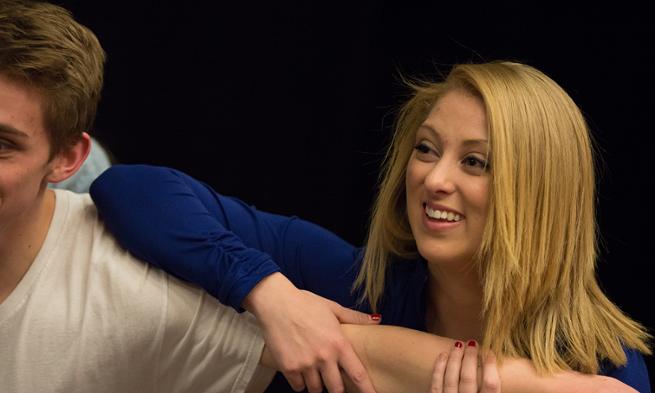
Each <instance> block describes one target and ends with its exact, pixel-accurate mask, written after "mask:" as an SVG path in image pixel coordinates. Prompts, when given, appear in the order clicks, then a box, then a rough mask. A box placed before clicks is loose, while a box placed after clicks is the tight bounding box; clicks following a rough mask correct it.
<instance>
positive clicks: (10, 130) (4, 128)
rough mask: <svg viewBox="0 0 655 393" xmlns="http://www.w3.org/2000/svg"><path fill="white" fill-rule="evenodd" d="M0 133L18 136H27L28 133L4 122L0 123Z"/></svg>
mask: <svg viewBox="0 0 655 393" xmlns="http://www.w3.org/2000/svg"><path fill="white" fill-rule="evenodd" d="M0 134H11V135H14V136H17V137H19V138H27V137H29V135H27V133H26V132H24V131H21V130H19V129H17V128H14V127H12V126H10V125H9V124H4V123H0Z"/></svg>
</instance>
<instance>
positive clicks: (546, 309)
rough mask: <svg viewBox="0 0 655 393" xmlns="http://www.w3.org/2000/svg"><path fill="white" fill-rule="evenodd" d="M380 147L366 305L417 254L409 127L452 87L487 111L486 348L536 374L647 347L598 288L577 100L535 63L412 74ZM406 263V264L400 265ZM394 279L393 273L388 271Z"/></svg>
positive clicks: (620, 358)
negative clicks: (440, 76)
mask: <svg viewBox="0 0 655 393" xmlns="http://www.w3.org/2000/svg"><path fill="white" fill-rule="evenodd" d="M410 85H411V87H412V88H413V90H414V95H413V96H412V98H411V99H410V100H409V101H408V102H407V103H406V104H405V105H404V106H403V107H402V109H401V111H400V113H399V116H398V120H397V123H396V132H395V134H394V137H393V140H392V143H391V145H390V147H389V150H388V151H387V156H386V160H385V164H384V168H383V171H382V174H381V183H380V190H379V194H378V197H377V200H376V203H375V205H374V210H373V214H372V217H371V225H370V229H369V233H368V239H367V245H366V252H365V255H364V261H363V266H362V268H361V271H360V272H359V275H358V277H357V280H356V282H355V288H360V287H361V288H362V289H363V299H364V300H367V301H368V302H369V303H370V304H371V306H372V308H373V310H376V309H377V306H378V304H379V302H380V300H381V298H382V295H383V289H384V285H385V275H386V272H387V267H388V266H389V264H390V263H391V261H392V260H398V263H403V261H402V259H416V258H418V257H419V255H418V251H417V248H416V242H415V240H414V237H413V235H412V232H411V229H410V226H409V222H408V219H407V210H406V200H405V170H406V167H407V163H408V161H409V157H410V155H411V152H412V147H413V143H414V137H415V133H416V131H417V129H418V127H419V125H420V124H421V123H422V122H423V121H424V120H425V118H426V116H427V114H428V112H429V111H430V109H431V108H432V107H433V105H434V104H435V103H436V101H437V100H438V99H439V98H440V97H441V96H443V94H445V93H446V92H448V91H450V90H452V89H464V90H466V91H467V92H469V93H470V94H473V95H474V96H476V97H479V98H480V99H481V100H482V102H483V103H484V106H485V108H486V114H487V122H488V127H489V130H488V132H489V140H490V155H491V157H493V164H492V171H491V172H492V174H491V176H492V181H491V184H492V185H491V191H490V204H489V206H490V209H489V215H488V217H487V222H486V226H485V230H484V234H483V239H482V243H481V245H480V248H479V251H478V254H477V257H476V261H477V262H478V268H479V271H480V277H481V280H482V285H483V292H484V295H483V297H484V298H483V310H482V312H483V319H484V332H483V342H482V345H483V347H486V348H491V349H492V350H493V351H495V352H496V353H498V354H500V355H501V356H512V357H514V356H518V357H528V358H531V359H532V360H533V362H534V364H535V366H536V368H537V370H539V371H540V372H554V371H557V370H562V369H569V368H570V369H573V370H578V371H582V372H587V373H596V372H598V369H599V359H608V360H609V361H611V362H612V363H613V364H615V365H623V364H625V362H626V357H625V354H624V351H623V348H622V346H626V347H628V348H634V349H637V350H639V351H641V352H643V353H646V354H650V349H649V347H648V344H647V341H648V339H649V335H648V333H647V331H646V329H645V328H644V327H643V326H641V325H640V324H639V323H637V322H635V321H633V320H631V319H630V318H629V317H627V316H626V315H625V314H623V313H622V312H621V310H619V309H618V307H616V306H615V305H614V304H613V303H612V302H611V301H610V300H608V299H607V297H606V296H605V295H604V294H603V292H602V291H601V289H600V288H599V285H598V282H597V280H596V276H595V264H596V257H597V239H596V222H595V216H594V198H595V194H594V192H595V191H594V187H595V179H594V161H593V156H592V143H591V140H590V135H589V131H588V128H587V125H586V123H585V120H584V118H583V116H582V114H581V113H580V110H579V109H578V107H577V106H576V105H575V103H574V102H573V100H572V99H571V98H570V97H569V96H568V95H567V94H566V92H564V90H563V89H562V88H561V87H559V86H558V85H557V84H556V83H555V82H554V81H553V80H551V79H550V78H548V77H547V76H546V75H544V74H543V73H542V72H540V71H538V70H536V69H535V68H533V67H530V66H527V65H523V64H518V63H510V62H494V63H486V64H466V65H458V66H455V67H454V68H453V69H452V71H451V72H450V74H449V75H448V77H447V78H446V80H445V81H444V82H441V83H412V84H410ZM404 263H410V262H404ZM391 279H393V278H391Z"/></svg>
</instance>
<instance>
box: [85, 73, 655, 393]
mask: <svg viewBox="0 0 655 393" xmlns="http://www.w3.org/2000/svg"><path fill="white" fill-rule="evenodd" d="M412 87H413V88H414V91H415V94H414V95H413V97H412V98H411V99H410V100H409V101H408V102H407V103H406V104H405V105H404V107H403V108H402V110H401V112H400V116H399V118H398V121H397V127H396V132H395V134H394V138H393V142H392V144H391V146H390V148H389V150H388V154H387V158H386V161H385V166H384V169H383V172H382V176H381V185H380V191H379V194H378V197H377V201H376V203H375V207H374V211H373V215H372V219H371V225H370V229H369V235H368V239H367V243H366V247H365V249H356V248H354V247H352V246H350V245H348V244H346V243H345V242H343V241H342V240H340V239H338V238H337V237H336V236H334V235H333V234H331V233H329V232H327V231H325V230H323V229H321V228H318V227H316V226H314V225H313V224H310V223H307V222H305V221H302V220H299V219H297V218H286V217H281V216H276V215H271V214H268V213H263V212H259V211H257V210H255V209H254V208H253V207H249V206H247V205H245V204H243V203H242V202H240V201H238V200H236V199H234V198H226V197H222V196H220V195H218V194H216V193H215V192H214V191H213V190H211V189H210V188H209V187H207V186H204V185H202V184H200V183H198V182H196V181H194V180H193V179H191V178H189V177H187V176H186V175H183V174H181V173H179V172H177V171H174V170H171V169H165V168H153V167H144V166H135V167H125V166H119V167H116V168H113V169H110V170H109V171H108V172H106V173H105V175H103V176H102V177H101V178H100V179H99V181H97V182H96V184H95V185H94V186H93V187H92V189H91V193H92V196H93V198H94V199H95V201H96V204H97V205H98V207H99V209H100V211H101V212H102V214H103V216H104V217H105V219H106V221H107V224H108V226H109V228H110V229H111V230H112V231H114V232H115V234H116V236H117V237H118V238H119V239H121V242H123V244H124V245H125V246H126V247H127V248H128V249H131V250H132V251H133V252H135V253H136V254H137V255H138V256H139V257H141V258H142V259H144V260H147V261H149V262H151V263H153V264H155V265H156V266H160V267H163V268H164V269H166V270H168V271H170V272H172V273H173V274H176V275H179V276H181V277H182V278H185V279H187V280H190V281H193V282H196V283H198V284H200V285H202V286H203V287H204V288H205V289H206V290H208V291H209V292H210V293H211V294H212V295H214V296H216V297H218V298H219V300H221V301H222V302H224V303H225V304H230V305H232V306H233V307H235V308H237V309H241V307H245V308H247V309H248V310H250V311H252V312H253V313H254V314H255V315H256V316H257V317H258V319H259V320H260V322H261V324H262V326H263V327H264V330H265V336H266V338H267V346H268V348H269V350H270V351H271V353H272V355H273V358H274V359H275V361H276V364H277V365H278V366H280V367H279V368H280V369H281V370H282V371H283V372H284V374H285V377H286V378H287V380H288V381H289V382H290V384H291V386H292V387H293V388H294V389H301V388H304V387H305V386H306V387H308V388H309V390H310V391H320V389H321V382H323V383H325V385H326V386H327V387H328V389H329V390H330V391H339V389H340V388H341V387H342V384H341V380H340V378H339V376H338V372H335V370H338V368H337V366H338V367H341V368H343V369H344V370H345V371H346V374H347V375H350V376H351V377H352V376H353V375H354V374H357V373H358V372H359V369H358V367H356V366H353V364H354V362H353V360H352V359H351V357H350V356H351V351H350V347H349V346H344V345H343V344H342V343H343V340H344V338H343V335H342V334H341V331H340V329H338V328H337V326H338V324H337V322H357V316H352V320H349V318H350V317H344V316H343V315H344V314H343V312H344V311H343V310H342V309H341V308H339V307H337V306H332V305H328V306H326V304H325V303H324V302H323V299H320V298H314V297H313V295H311V294H309V293H306V292H302V291H300V290H299V289H306V290H310V291H312V292H314V293H316V294H318V295H320V296H322V297H326V298H329V299H332V300H334V301H336V302H338V303H339V304H341V306H345V307H355V308H358V309H359V310H362V311H365V312H372V313H375V314H374V316H373V319H379V318H380V316H379V314H382V315H383V316H384V319H383V321H384V323H385V324H391V325H399V326H405V327H409V328H412V329H416V330H422V331H426V332H429V333H433V334H434V335H438V336H443V337H449V338H452V339H456V340H468V339H473V340H475V341H472V342H473V343H479V345H480V348H481V349H483V350H491V351H493V352H494V353H496V354H497V356H498V359H499V361H500V364H503V361H504V360H505V359H516V358H526V359H530V361H531V362H532V364H533V366H534V370H536V372H537V373H539V374H543V375H557V373H561V372H567V371H568V370H574V371H579V372H582V373H588V374H597V373H601V374H605V375H609V376H613V377H615V378H618V379H619V380H621V381H623V382H625V383H627V384H629V385H632V386H633V387H635V388H637V389H638V390H640V391H647V390H648V389H649V387H648V377H647V372H646V370H645V366H644V363H643V358H642V356H641V353H643V354H649V353H650V349H649V347H648V345H647V339H648V338H649V336H648V333H647V332H646V330H645V328H644V327H642V326H641V325H640V324H639V323H637V322H635V321H633V320H631V319H630V318H629V317H627V316H626V315H624V314H623V313H622V312H621V311H620V310H619V309H618V308H617V307H616V306H615V305H614V304H612V303H611V302H610V301H609V300H608V299H607V297H606V296H605V295H604V294H603V293H602V291H601V290H600V288H599V286H598V283H597V281H596V277H595V272H594V267H595V261H596V241H597V240H596V224H595V221H594V198H595V194H594V193H595V190H594V184H595V180H594V167H593V157H592V144H591V141H590V135H589V131H588V129H587V126H586V124H585V121H584V119H583V116H582V115H581V113H580V110H579V109H578V108H577V106H576V105H575V103H574V102H573V101H572V100H571V98H570V97H569V96H568V95H567V94H566V93H565V92H564V91H563V90H562V89H561V88H560V87H559V86H558V85H557V84H556V83H555V82H554V81H552V80H551V79H550V78H548V77H547V76H546V75H544V74H543V73H541V72H540V71H538V70H536V69H534V68H532V67H530V66H527V65H523V64H517V63H509V62H496V63H487V64H477V65H472V64H469V65H459V66H456V67H454V68H453V70H452V71H451V73H450V74H449V76H448V77H447V78H446V80H445V81H443V82H440V83H416V84H413V85H412ZM298 288H299V289H298ZM326 338H327V339H326ZM325 342H327V343H329V344H324V343H325ZM331 343H337V344H336V345H331ZM475 345H478V344H474V346H475ZM355 346H356V347H358V346H357V345H355ZM343 348H346V349H345V350H344V349H343ZM435 356H436V355H435ZM294 358H300V359H302V361H294V360H293V359H294ZM460 358H461V357H460ZM368 365H370V363H368ZM369 371H370V369H369ZM442 371H443V373H445V374H444V375H448V370H442ZM335 373H336V374H337V375H335ZM451 374H452V372H451ZM374 382H375V383H376V387H377V386H379V384H378V382H377V381H375V379H374ZM275 391H279V390H275Z"/></svg>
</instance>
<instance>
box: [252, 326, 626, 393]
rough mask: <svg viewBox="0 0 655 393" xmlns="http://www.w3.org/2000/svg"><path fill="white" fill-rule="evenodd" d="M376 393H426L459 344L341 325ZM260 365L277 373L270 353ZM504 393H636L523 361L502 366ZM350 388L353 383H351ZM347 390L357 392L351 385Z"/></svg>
mask: <svg viewBox="0 0 655 393" xmlns="http://www.w3.org/2000/svg"><path fill="white" fill-rule="evenodd" d="M342 328H343V330H344V333H345V334H346V336H347V337H348V340H350V342H351V343H352V345H353V347H354V348H355V351H356V352H357V354H358V355H359V358H360V359H361V360H362V362H363V363H364V365H365V366H366V369H367V370H368V375H369V376H370V378H371V380H372V381H373V385H374V386H375V390H376V392H377V393H385V392H389V393H398V392H417V393H420V392H428V391H429V390H428V389H429V387H430V382H431V378H432V375H433V367H434V364H435V361H436V359H437V357H438V356H439V354H441V353H449V352H450V350H451V348H452V346H453V345H454V343H455V340H451V339H448V338H443V337H439V336H435V335H432V334H429V333H424V332H419V331H416V330H411V329H406V328H401V327H397V326H357V325H342ZM261 363H262V364H263V365H264V366H267V367H272V368H276V367H277V366H276V363H275V361H274V359H273V358H272V357H271V356H270V353H269V352H268V350H267V348H265V349H264V352H263V353H262V358H261ZM499 372H500V379H501V381H502V391H503V393H514V392H516V393H562V392H567V393H591V392H594V393H636V392H637V391H636V390H634V389H633V388H631V387H630V386H628V385H626V384H624V383H622V382H621V381H619V380H617V379H614V378H610V377H606V376H601V375H586V374H580V373H577V372H572V371H569V372H559V373H556V374H554V375H550V376H544V375H539V374H538V373H537V371H536V370H535V368H534V367H533V366H532V363H531V362H530V361H528V360H525V359H505V360H504V361H503V362H502V363H501V364H499ZM347 385H349V384H347ZM348 391H353V392H357V391H358V390H357V388H356V387H354V386H353V385H349V389H348Z"/></svg>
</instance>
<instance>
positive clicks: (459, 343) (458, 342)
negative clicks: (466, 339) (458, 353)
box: [455, 341, 464, 348]
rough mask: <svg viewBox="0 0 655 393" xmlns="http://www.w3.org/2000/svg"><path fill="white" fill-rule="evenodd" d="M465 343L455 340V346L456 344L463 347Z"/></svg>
mask: <svg viewBox="0 0 655 393" xmlns="http://www.w3.org/2000/svg"><path fill="white" fill-rule="evenodd" d="M463 345H464V344H462V342H461V341H455V346H456V347H457V348H461V347H462V346H463Z"/></svg>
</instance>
